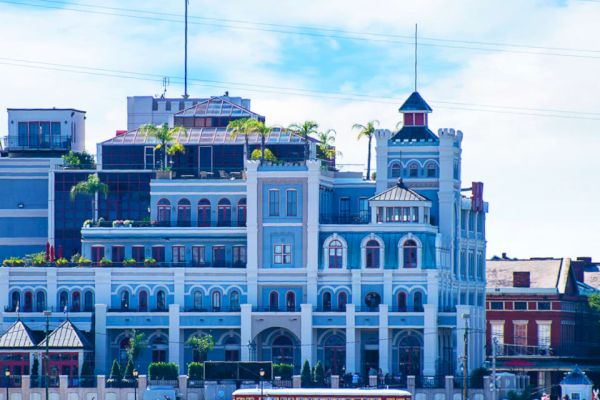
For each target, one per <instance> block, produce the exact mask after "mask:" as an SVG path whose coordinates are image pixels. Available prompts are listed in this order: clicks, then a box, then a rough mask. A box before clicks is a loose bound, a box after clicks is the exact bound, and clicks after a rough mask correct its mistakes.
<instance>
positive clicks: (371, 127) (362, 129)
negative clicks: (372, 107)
mask: <svg viewBox="0 0 600 400" xmlns="http://www.w3.org/2000/svg"><path fill="white" fill-rule="evenodd" d="M377 125H379V121H378V120H376V119H374V120H372V121H369V122H367V124H366V125H361V124H354V125H353V126H352V129H358V140H360V139H362V138H364V137H366V138H368V139H369V153H368V155H367V180H370V179H371V141H372V140H373V135H374V134H375V126H377Z"/></svg>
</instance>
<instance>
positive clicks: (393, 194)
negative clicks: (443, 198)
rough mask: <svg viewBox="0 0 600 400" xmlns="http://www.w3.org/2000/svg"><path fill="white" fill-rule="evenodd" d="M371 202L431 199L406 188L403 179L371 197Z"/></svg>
mask: <svg viewBox="0 0 600 400" xmlns="http://www.w3.org/2000/svg"><path fill="white" fill-rule="evenodd" d="M369 201H429V199H428V198H427V197H425V196H423V195H420V194H419V193H417V192H415V191H414V190H411V189H409V188H407V187H406V186H404V183H403V182H402V179H399V180H398V183H397V184H396V185H394V186H392V187H391V188H389V189H388V190H386V191H385V192H381V193H379V194H376V195H375V196H373V197H371V198H370V199H369Z"/></svg>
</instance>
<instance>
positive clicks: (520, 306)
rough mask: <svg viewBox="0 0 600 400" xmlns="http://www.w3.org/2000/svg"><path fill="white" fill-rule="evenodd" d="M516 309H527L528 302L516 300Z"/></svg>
mask: <svg viewBox="0 0 600 400" xmlns="http://www.w3.org/2000/svg"><path fill="white" fill-rule="evenodd" d="M515 310H527V302H526V301H515Z"/></svg>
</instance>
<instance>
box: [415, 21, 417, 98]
mask: <svg viewBox="0 0 600 400" xmlns="http://www.w3.org/2000/svg"><path fill="white" fill-rule="evenodd" d="M416 91H417V24H415V92H416Z"/></svg>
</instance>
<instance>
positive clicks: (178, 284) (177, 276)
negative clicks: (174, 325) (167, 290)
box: [173, 268, 185, 307]
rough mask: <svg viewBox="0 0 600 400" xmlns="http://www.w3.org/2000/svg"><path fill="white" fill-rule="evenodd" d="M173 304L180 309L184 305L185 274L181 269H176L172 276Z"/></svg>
mask: <svg viewBox="0 0 600 400" xmlns="http://www.w3.org/2000/svg"><path fill="white" fill-rule="evenodd" d="M173 286H174V292H175V296H174V300H175V301H174V303H175V304H179V305H181V306H182V307H184V305H185V272H184V270H183V269H182V268H176V269H175V272H174V274H173Z"/></svg>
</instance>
